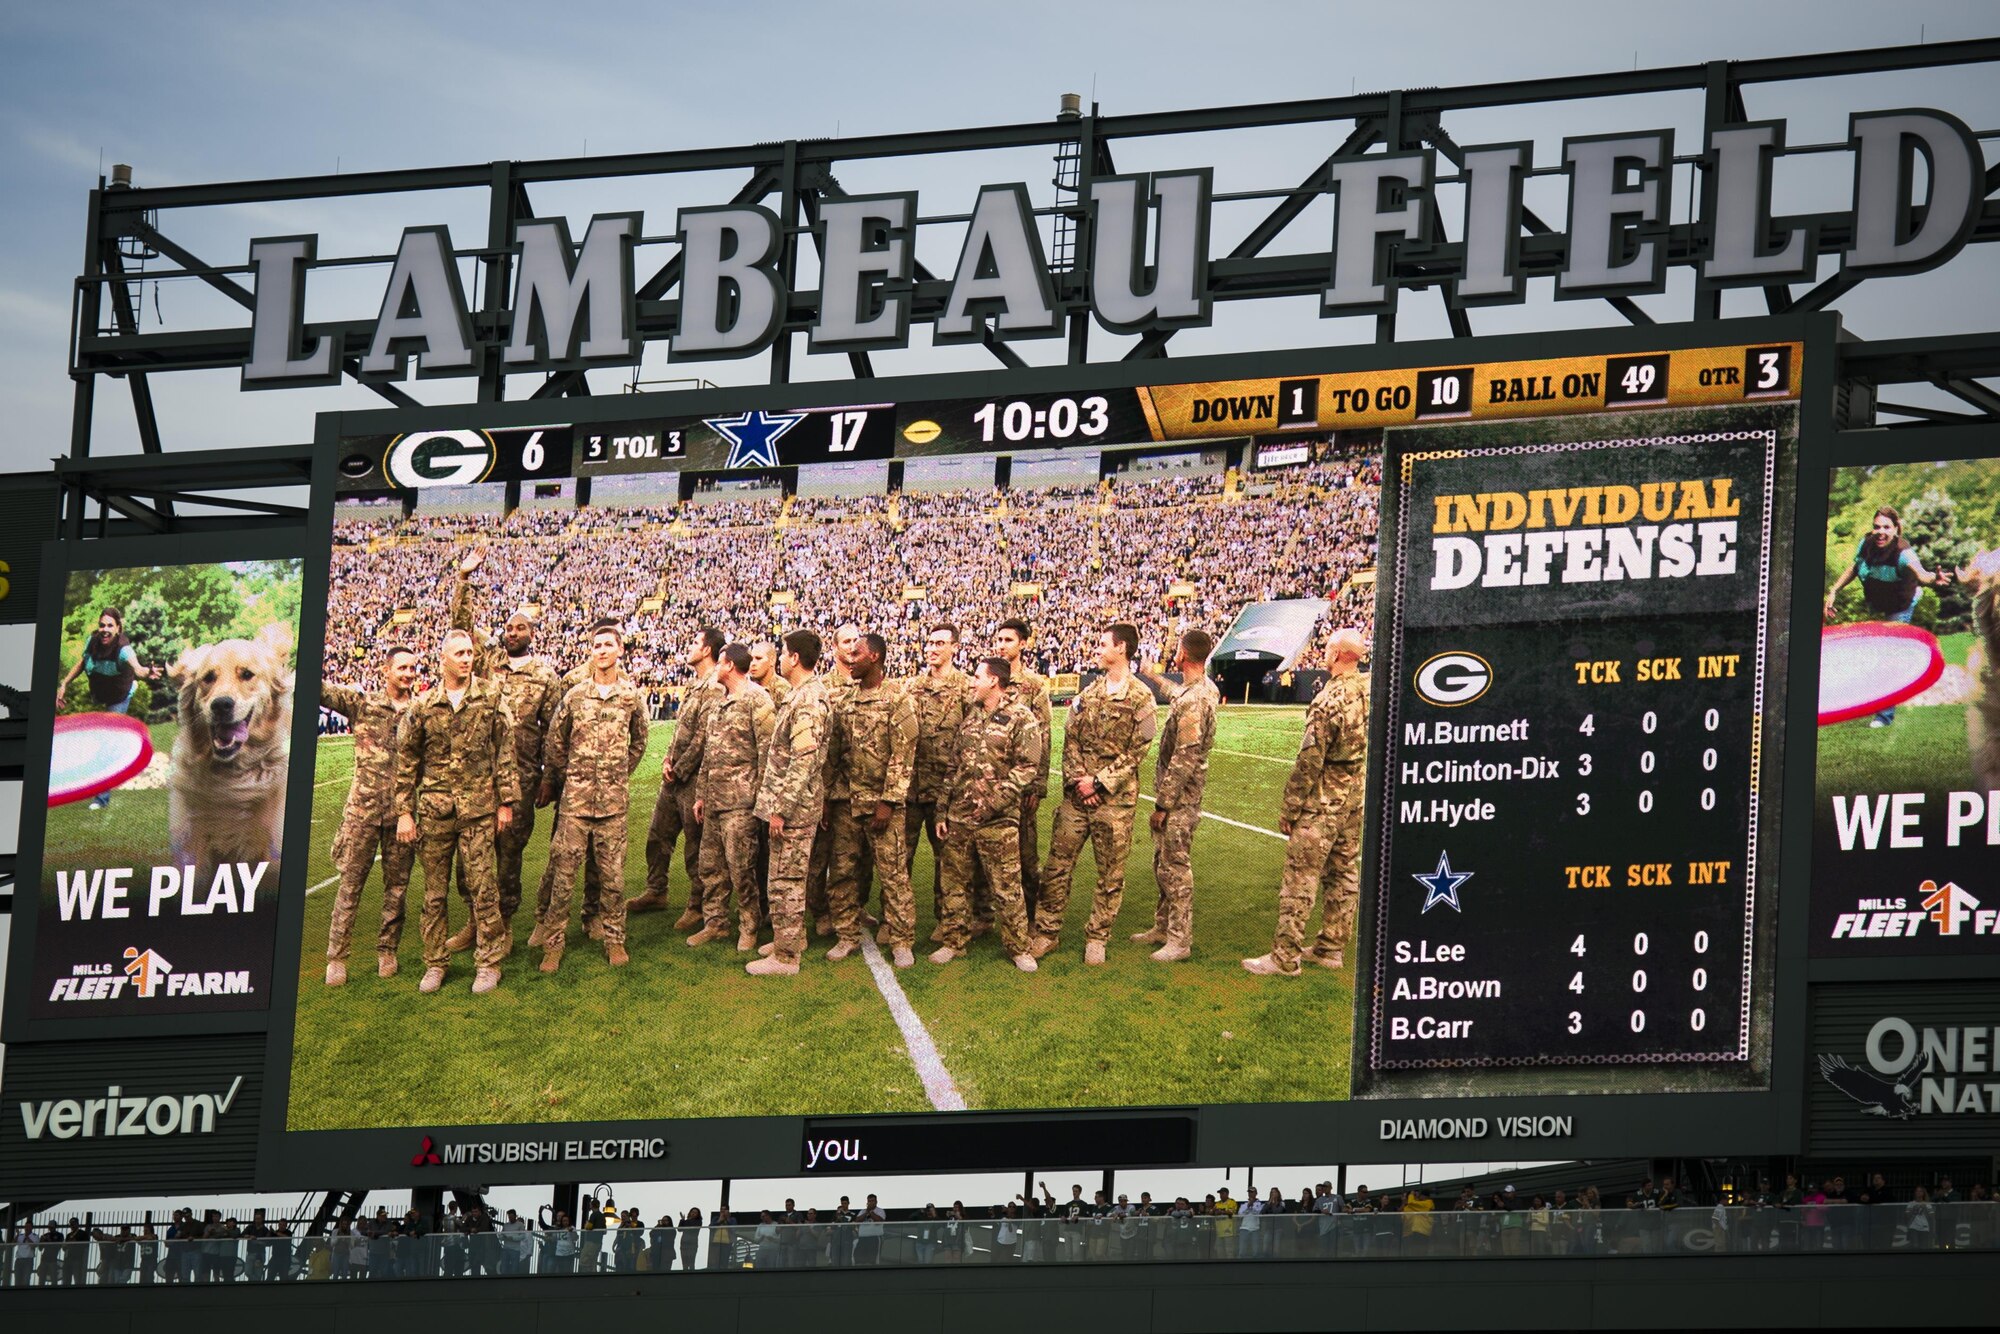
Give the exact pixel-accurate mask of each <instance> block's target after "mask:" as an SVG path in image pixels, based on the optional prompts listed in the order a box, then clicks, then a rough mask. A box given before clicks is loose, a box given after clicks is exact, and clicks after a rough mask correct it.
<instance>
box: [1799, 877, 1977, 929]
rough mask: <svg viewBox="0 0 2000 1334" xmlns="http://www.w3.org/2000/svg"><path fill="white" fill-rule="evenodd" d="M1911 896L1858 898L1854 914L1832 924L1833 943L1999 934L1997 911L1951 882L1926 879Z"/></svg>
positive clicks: (1841, 915)
mask: <svg viewBox="0 0 2000 1334" xmlns="http://www.w3.org/2000/svg"><path fill="white" fill-rule="evenodd" d="M1914 899H1915V901H1914V902H1912V896H1909V895H1897V896H1894V897H1889V898H1879V899H1861V900H1859V901H1857V902H1856V904H1855V910H1854V911H1853V912H1844V913H1842V914H1840V916H1838V917H1836V918H1835V919H1834V922H1833V931H1832V938H1833V939H1835V940H1902V939H1907V938H1909V937H1911V936H1922V935H1936V936H1943V937H1947V938H1950V937H1959V936H1992V935H2000V910H1996V909H1993V908H1987V907H1983V906H1981V904H1980V902H1979V900H1978V899H1977V898H1976V897H1974V896H1973V895H1972V894H1971V893H1969V892H1968V891H1966V890H1965V889H1962V888H1960V887H1959V886H1958V885H1957V884H1955V883H1953V882H1952V881H1949V880H1947V881H1945V882H1944V883H1943V884H1942V885H1940V884H1939V883H1938V882H1937V881H1935V880H1926V881H1924V882H1923V883H1922V884H1920V885H1918V886H1917V892H1916V894H1915V896H1914Z"/></svg>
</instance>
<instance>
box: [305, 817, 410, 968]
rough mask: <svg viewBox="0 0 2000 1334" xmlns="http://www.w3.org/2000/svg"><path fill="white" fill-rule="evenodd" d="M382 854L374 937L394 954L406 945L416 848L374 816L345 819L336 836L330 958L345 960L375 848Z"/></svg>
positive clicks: (385, 951)
mask: <svg viewBox="0 0 2000 1334" xmlns="http://www.w3.org/2000/svg"><path fill="white" fill-rule="evenodd" d="M378 848H379V849H380V850H381V854H382V926H381V929H380V930H379V931H377V933H376V936H375V949H376V951H377V952H378V953H381V954H394V953H395V952H396V949H397V947H398V946H400V945H401V944H402V943H403V896H404V895H405V894H406V893H407V892H408V891H409V888H410V871H411V869H412V868H413V867H414V866H415V865H416V860H417V851H416V849H415V848H413V847H411V846H410V845H409V844H407V843H398V842H397V841H396V826H395V825H394V824H377V823H376V822H375V821H373V820H343V821H342V822H341V825H340V830H339V832H338V833H336V834H335V835H334V836H333V865H334V869H336V870H337V871H339V872H340V887H339V888H338V889H336V890H335V891H334V893H333V920H332V921H330V922H328V923H327V928H326V957H327V958H329V959H340V960H345V959H346V958H347V951H348V948H349V945H350V944H351V942H352V939H353V935H354V914H355V912H356V910H357V909H359V908H360V906H361V890H362V887H363V886H365V885H366V884H367V883H368V872H369V870H370V869H371V868H372V867H373V866H374V865H375V854H376V850H377V849H378Z"/></svg>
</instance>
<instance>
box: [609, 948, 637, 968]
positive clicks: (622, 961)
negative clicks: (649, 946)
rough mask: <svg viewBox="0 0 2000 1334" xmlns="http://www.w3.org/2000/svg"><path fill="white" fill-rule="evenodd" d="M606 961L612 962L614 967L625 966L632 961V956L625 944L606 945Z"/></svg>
mask: <svg viewBox="0 0 2000 1334" xmlns="http://www.w3.org/2000/svg"><path fill="white" fill-rule="evenodd" d="M604 962H606V963H608V964H610V965H611V966H612V967H613V968H623V967H624V966H625V965H626V964H628V963H630V962H632V956H631V955H629V954H627V953H626V952H625V947H624V946H623V945H606V946H605V947H604Z"/></svg>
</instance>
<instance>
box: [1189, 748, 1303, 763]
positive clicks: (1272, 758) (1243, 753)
mask: <svg viewBox="0 0 2000 1334" xmlns="http://www.w3.org/2000/svg"><path fill="white" fill-rule="evenodd" d="M1208 753H1209V754H1211V755H1235V756H1238V757H1240V758H1242V759H1246V760H1265V761H1268V762H1269V763H1271V764H1290V763H1291V761H1290V760H1288V759H1286V758H1285V757H1284V756H1282V755H1258V754H1255V753H1253V752H1251V751H1247V750H1224V749H1223V748H1222V747H1221V746H1210V747H1209V748H1208Z"/></svg>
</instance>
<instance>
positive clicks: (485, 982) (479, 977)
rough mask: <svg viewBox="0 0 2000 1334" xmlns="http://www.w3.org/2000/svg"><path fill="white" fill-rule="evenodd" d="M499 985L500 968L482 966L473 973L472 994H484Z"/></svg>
mask: <svg viewBox="0 0 2000 1334" xmlns="http://www.w3.org/2000/svg"><path fill="white" fill-rule="evenodd" d="M499 985H500V970H499V969H498V968H482V969H480V970H479V971H478V972H476V973H474V974H473V975H472V994H473V995H475V996H484V995H485V994H486V993H487V992H489V991H491V990H493V988H495V987H497V986H499Z"/></svg>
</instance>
